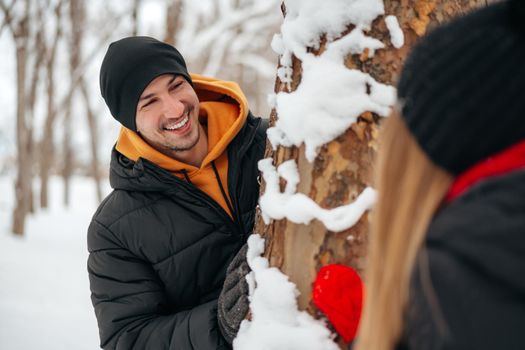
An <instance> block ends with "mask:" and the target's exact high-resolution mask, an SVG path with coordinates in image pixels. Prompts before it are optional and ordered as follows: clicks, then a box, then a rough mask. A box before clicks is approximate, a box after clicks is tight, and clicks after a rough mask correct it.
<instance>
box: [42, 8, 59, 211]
mask: <svg viewBox="0 0 525 350" xmlns="http://www.w3.org/2000/svg"><path fill="white" fill-rule="evenodd" d="M55 14H56V28H55V36H54V38H53V40H54V41H53V43H52V44H51V47H50V48H49V49H48V52H47V57H46V72H47V84H46V92H47V113H46V119H45V122H44V133H43V136H42V141H41V144H40V207H41V208H47V207H48V205H49V190H48V189H49V176H50V173H51V168H52V166H53V164H54V163H55V149H54V130H55V120H56V117H57V114H58V109H57V105H56V103H55V77H54V72H55V57H56V52H57V47H58V41H59V39H60V37H61V36H62V30H61V24H60V19H61V7H60V4H59V5H58V6H57V8H56V11H55Z"/></svg>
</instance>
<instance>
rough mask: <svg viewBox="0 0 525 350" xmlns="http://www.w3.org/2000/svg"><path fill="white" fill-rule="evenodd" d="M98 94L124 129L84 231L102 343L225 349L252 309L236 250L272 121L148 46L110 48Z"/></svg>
mask: <svg viewBox="0 0 525 350" xmlns="http://www.w3.org/2000/svg"><path fill="white" fill-rule="evenodd" d="M100 87H101V92H102V96H103V98H104V100H105V101H106V104H107V105H108V107H109V110H110V112H111V114H112V115H113V117H114V118H115V119H116V120H118V121H119V122H120V123H121V124H122V129H121V132H120V135H119V138H118V140H117V142H116V145H115V147H114V149H113V151H112V158H111V165H110V183H111V186H112V187H113V192H112V193H111V194H110V195H109V196H108V197H107V198H106V199H105V200H104V201H103V202H102V204H101V205H100V207H99V208H98V210H97V212H96V213H95V215H94V216H93V219H92V221H91V224H90V226H89V229H88V249H89V259H88V271H89V278H90V287H91V299H92V302H93V305H94V308H95V314H96V317H97V320H98V325H99V332H100V341H101V347H102V348H104V349H119V350H127V349H159V350H160V349H228V348H230V344H231V341H232V339H233V337H234V336H235V334H236V332H237V330H238V328H239V324H240V322H241V321H242V319H243V318H244V316H245V314H246V311H247V309H248V302H247V298H246V294H247V285H246V282H245V280H244V276H245V275H246V273H248V271H249V269H248V268H247V265H246V263H245V261H244V259H243V257H244V256H245V249H243V250H242V252H239V250H240V249H241V247H243V245H244V243H245V242H246V239H247V236H248V235H249V234H250V233H251V231H252V228H253V224H254V216H255V206H256V203H257V199H258V195H259V192H258V189H259V185H258V183H257V176H258V171H257V161H258V160H259V159H261V158H262V156H263V153H264V146H265V139H266V137H265V129H266V125H265V123H263V122H262V120H261V119H260V118H255V117H253V116H252V115H251V113H250V112H249V110H248V105H247V102H246V98H245V97H244V95H243V93H242V92H241V90H240V88H239V86H238V85H237V84H235V83H233V82H226V81H220V80H216V79H211V78H206V77H203V76H199V75H194V74H192V75H190V74H189V73H188V71H187V69H186V64H185V62H184V59H183V57H182V56H181V55H180V53H179V52H178V51H177V50H176V49H175V48H174V47H172V46H170V45H168V44H165V43H162V42H159V41H157V40H155V39H153V38H148V37H129V38H124V39H122V40H119V41H116V42H114V43H112V44H111V45H110V46H109V48H108V51H107V53H106V56H105V58H104V61H103V63H102V67H101V70H100ZM236 254H237V257H236ZM234 257H236V258H235V259H234ZM232 260H233V263H232ZM228 266H230V267H229V268H228ZM227 268H228V281H230V282H228V283H224V280H225V278H226V275H227V274H226V272H227ZM231 281H234V282H235V283H231ZM218 300H219V301H218Z"/></svg>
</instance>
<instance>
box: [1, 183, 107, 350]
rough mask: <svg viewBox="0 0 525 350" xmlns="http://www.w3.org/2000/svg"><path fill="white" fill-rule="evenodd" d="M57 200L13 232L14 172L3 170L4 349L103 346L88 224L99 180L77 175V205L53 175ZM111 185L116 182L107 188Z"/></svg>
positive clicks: (87, 349) (74, 192)
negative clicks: (92, 295) (68, 201)
mask: <svg viewBox="0 0 525 350" xmlns="http://www.w3.org/2000/svg"><path fill="white" fill-rule="evenodd" d="M50 185H51V189H50V193H51V196H52V198H51V206H50V209H49V210H48V211H46V212H39V213H38V214H37V215H34V216H31V217H30V218H29V220H28V221H27V227H26V235H25V236H24V237H15V236H14V235H13V234H11V233H10V226H11V211H12V206H13V198H14V196H13V184H12V179H11V178H7V177H0V349H2V350H18V349H20V350H31V349H39V350H48V349H49V350H51V349H53V350H61V349H68V350H71V349H75V350H84V349H85V350H93V349H99V346H98V329H97V325H96V319H95V315H94V312H93V309H92V306H91V302H90V299H89V282H88V275H87V270H86V259H87V248H86V230H87V226H88V224H89V221H90V219H91V216H92V215H93V212H94V210H95V209H96V206H97V203H96V199H95V193H94V189H93V184H92V182H91V181H90V180H87V179H84V178H75V179H74V181H73V183H72V185H73V186H72V199H73V200H72V207H71V208H70V209H66V208H64V207H63V206H62V205H61V200H62V184H61V182H60V181H59V179H52V181H51V184H50ZM105 190H106V192H108V191H109V189H108V188H107V187H106V188H105Z"/></svg>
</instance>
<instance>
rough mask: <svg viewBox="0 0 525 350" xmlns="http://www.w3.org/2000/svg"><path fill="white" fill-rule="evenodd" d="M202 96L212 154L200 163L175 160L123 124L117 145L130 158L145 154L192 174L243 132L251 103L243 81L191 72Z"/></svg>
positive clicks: (201, 107)
mask: <svg viewBox="0 0 525 350" xmlns="http://www.w3.org/2000/svg"><path fill="white" fill-rule="evenodd" d="M191 78H192V81H193V87H194V89H195V92H196V93H197V96H198V98H199V101H200V104H199V121H200V122H201V124H203V125H205V126H206V127H205V128H206V129H207V137H208V154H207V156H206V157H205V158H204V160H203V162H202V164H201V166H200V167H195V166H192V165H190V164H186V163H184V162H180V161H178V160H175V159H173V158H171V157H168V156H167V155H165V154H163V153H161V152H159V151H157V150H156V149H155V148H153V147H151V146H150V145H149V144H148V143H147V142H146V141H144V139H142V137H140V135H139V134H137V133H136V132H134V131H132V130H130V129H128V128H126V127H124V126H123V127H122V128H121V130H120V135H119V138H118V140H117V144H116V146H115V148H116V149H117V151H119V152H120V153H121V154H123V155H124V156H126V157H127V158H129V159H130V160H133V161H135V162H136V161H137V160H138V159H139V158H144V159H147V160H149V161H150V162H152V163H154V164H156V165H158V166H160V167H161V168H163V169H166V170H168V171H170V172H172V173H174V174H175V175H177V176H180V172H181V171H184V172H186V173H187V174H188V175H189V176H190V177H191V176H193V175H195V174H196V173H198V172H199V171H200V170H201V169H203V168H205V167H207V166H208V165H209V164H210V163H211V162H212V161H215V160H217V159H218V158H219V157H220V156H221V155H223V154H224V153H225V152H224V151H225V150H226V148H227V147H228V145H229V144H230V142H231V141H232V140H233V139H234V138H235V136H236V135H237V134H238V133H239V130H241V128H242V126H243V125H244V123H245V121H246V118H247V116H248V103H247V100H246V97H245V96H244V94H243V92H242V91H241V89H240V87H239V85H238V84H237V83H235V82H231V81H224V80H218V79H214V78H209V77H205V76H202V75H198V74H191Z"/></svg>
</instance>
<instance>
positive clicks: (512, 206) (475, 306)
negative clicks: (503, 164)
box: [398, 170, 525, 350]
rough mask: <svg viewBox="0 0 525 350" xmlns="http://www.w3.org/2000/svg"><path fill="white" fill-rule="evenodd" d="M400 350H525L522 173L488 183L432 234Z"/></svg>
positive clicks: (442, 216) (445, 213)
mask: <svg viewBox="0 0 525 350" xmlns="http://www.w3.org/2000/svg"><path fill="white" fill-rule="evenodd" d="M425 251H426V252H425V253H424V254H421V255H420V258H419V263H418V264H417V265H416V269H415V273H414V275H413V279H412V289H411V293H410V297H409V304H408V308H407V309H408V311H407V315H406V320H407V322H406V334H405V336H404V339H403V342H402V343H403V344H402V345H400V346H399V348H398V349H400V350H401V349H410V350H437V349H446V350H456V349H457V350H459V349H461V350H484V349H487V350H489V349H490V350H495V349H497V350H500V349H501V350H503V349H504V350H523V349H525V337H524V335H525V170H520V171H515V172H513V173H509V174H506V175H503V176H499V177H495V178H491V179H487V180H485V181H483V182H480V183H479V184H478V185H475V186H474V187H472V188H471V189H469V190H468V191H467V192H466V193H465V194H464V195H462V196H460V197H458V198H457V199H456V200H454V201H453V202H452V203H450V204H449V205H448V206H447V207H445V208H443V209H442V210H441V211H440V212H439V213H438V214H437V215H436V217H435V218H434V220H433V222H432V223H431V224H430V226H429V230H428V233H427V238H426V249H425Z"/></svg>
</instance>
